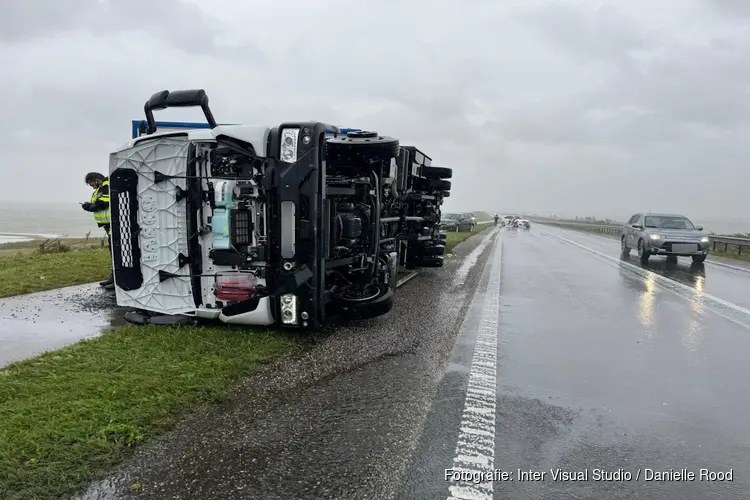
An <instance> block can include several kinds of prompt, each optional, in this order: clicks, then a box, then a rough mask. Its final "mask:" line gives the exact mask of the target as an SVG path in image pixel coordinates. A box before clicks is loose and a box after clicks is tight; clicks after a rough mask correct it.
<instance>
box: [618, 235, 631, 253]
mask: <svg viewBox="0 0 750 500" xmlns="http://www.w3.org/2000/svg"><path fill="white" fill-rule="evenodd" d="M620 253H621V254H622V255H623V256H628V255H630V248H629V247H628V243H627V241H625V236H623V237H622V238H620Z"/></svg>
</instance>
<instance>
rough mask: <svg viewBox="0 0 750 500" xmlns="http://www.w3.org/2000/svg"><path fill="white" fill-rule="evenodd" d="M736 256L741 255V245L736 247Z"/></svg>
mask: <svg viewBox="0 0 750 500" xmlns="http://www.w3.org/2000/svg"><path fill="white" fill-rule="evenodd" d="M737 255H742V245H741V244H740V245H737Z"/></svg>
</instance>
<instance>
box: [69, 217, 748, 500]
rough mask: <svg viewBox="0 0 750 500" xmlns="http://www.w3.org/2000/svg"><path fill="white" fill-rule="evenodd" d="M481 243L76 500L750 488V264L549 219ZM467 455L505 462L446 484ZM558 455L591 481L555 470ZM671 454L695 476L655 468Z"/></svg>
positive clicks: (666, 465)
mask: <svg viewBox="0 0 750 500" xmlns="http://www.w3.org/2000/svg"><path fill="white" fill-rule="evenodd" d="M488 238H492V239H486V240H484V242H483V240H482V239H480V238H476V239H473V241H472V240H470V241H469V242H467V244H466V245H465V246H463V247H459V250H458V251H459V253H460V254H462V255H463V256H464V258H463V259H451V260H450V263H449V264H448V265H447V267H446V268H444V269H442V270H435V271H433V272H428V273H424V275H422V276H420V277H418V278H417V279H415V280H412V281H411V282H409V283H408V284H407V285H405V286H404V287H403V288H402V289H401V290H399V293H400V297H399V299H398V300H397V305H396V308H395V309H394V311H393V312H392V313H391V314H389V315H387V316H385V317H382V318H379V319H376V320H373V321H370V322H367V323H364V324H355V325H352V326H351V327H350V328H340V329H337V330H336V331H334V332H333V333H331V334H327V335H322V336H320V337H317V338H314V339H310V340H309V341H307V342H304V343H303V344H302V345H301V346H300V349H299V351H298V352H297V353H296V354H295V355H293V356H291V357H290V358H287V359H284V360H282V361H280V362H279V363H277V364H272V365H269V366H267V367H266V368H264V369H262V370H261V371H260V372H258V373H256V374H254V375H252V376H250V377H249V378H247V379H246V380H245V381H244V382H243V383H242V384H241V385H240V386H238V387H237V389H236V391H235V392H234V393H233V395H232V397H231V398H229V399H228V400H227V401H226V402H225V403H223V404H220V405H216V406H214V407H211V408H207V409H206V410H205V411H203V412H201V413H198V414H196V415H194V416H192V417H189V418H188V420H186V421H185V422H184V423H183V424H182V425H181V426H179V427H178V429H176V430H175V432H173V433H170V434H168V435H166V436H164V437H163V438H161V439H158V440H156V441H155V442H153V443H151V444H149V445H146V446H144V447H142V448H141V449H139V450H138V451H137V452H136V455H135V456H134V457H133V459H132V460H131V461H129V462H128V463H127V464H125V465H124V466H123V467H122V468H121V469H120V470H118V471H116V472H115V473H114V474H113V475H112V476H110V477H108V478H106V479H105V480H103V481H101V482H99V483H97V484H95V485H93V486H92V488H91V489H90V490H89V491H88V492H87V493H86V494H84V495H83V497H82V498H85V499H87V500H93V499H105V498H106V499H115V498H149V499H151V498H153V499H189V498H200V499H235V498H237V499H255V498H263V499H277V498H279V499H282V498H283V499H308V498H309V499H313V498H314V499H325V498H336V499H347V500H348V499H352V500H354V499H381V498H382V499H386V498H399V499H403V500H409V499H433V498H435V499H441V498H442V499H445V498H451V497H450V495H454V496H453V497H454V498H479V499H485V498H486V499H492V498H494V499H534V500H536V499H568V498H570V499H597V500H601V499H609V498H612V499H619V498H622V499H625V498H627V499H631V498H647V499H651V498H657V499H666V500H671V499H696V500H712V499H740V498H742V499H744V498H747V497H748V494H747V492H748V491H750V484H749V483H750V480H749V479H748V478H749V477H750V467H749V465H750V464H749V463H748V462H749V461H750V425H749V424H750V417H748V410H749V409H750V408H749V407H750V404H748V403H749V401H750V399H749V398H748V396H747V391H746V389H745V380H746V379H747V369H746V368H745V366H747V363H746V362H745V359H746V357H747V354H746V353H747V352H750V332H749V331H748V330H750V311H748V310H747V309H746V307H747V306H750V304H748V303H747V301H746V299H745V298H744V297H743V296H742V291H743V283H744V284H745V285H744V286H745V287H747V284H750V273H747V272H744V271H740V270H734V269H730V268H725V267H721V266H717V265H711V264H706V265H705V266H690V265H688V264H687V263H683V262H678V263H677V265H673V264H671V263H670V264H669V265H667V263H665V262H660V261H663V259H654V260H653V261H652V262H650V263H649V264H648V269H644V267H643V266H640V265H639V264H638V263H637V261H636V259H635V258H634V257H633V258H631V259H629V260H626V261H624V262H623V261H622V260H621V259H620V256H619V248H618V246H617V245H618V244H617V242H616V241H613V240H609V239H604V238H599V237H596V236H593V235H587V234H582V233H579V232H573V231H567V230H563V229H559V228H552V227H540V226H535V227H534V228H532V229H531V231H528V232H527V231H517V230H507V229H502V230H499V231H493V232H492V234H491V235H489V236H488ZM474 249H478V250H474ZM473 250H474V251H475V253H474V254H472V251H473ZM467 254H470V256H469V257H466V255H467ZM477 255H478V256H477ZM471 264H473V266H472V265H471ZM457 276H458V278H457ZM745 289H747V288H745ZM426 290H436V291H437V292H436V293H434V294H433V293H429V294H428V293H425V292H426ZM746 304H747V306H746ZM470 381H471V382H470ZM467 394H468V397H467ZM456 466H460V467H464V468H466V469H467V470H470V471H471V470H484V469H485V468H489V469H490V470H502V471H505V472H506V473H507V474H509V476H507V478H505V479H504V480H499V479H503V478H502V477H501V476H500V474H499V473H496V474H495V479H497V480H495V481H492V482H484V483H482V484H479V485H476V484H475V485H472V484H466V483H459V482H454V481H446V472H445V470H446V469H449V468H451V467H454V468H455V467H456ZM558 468H559V469H563V470H565V471H567V472H574V473H587V474H588V478H587V479H586V480H580V481H555V480H554V479H553V477H552V475H551V472H550V469H553V470H554V469H558ZM519 469H521V470H523V471H532V472H534V473H538V474H539V473H542V472H545V473H546V474H545V477H544V478H543V480H539V479H537V480H526V481H522V480H520V479H521V477H520V476H519V473H518V470H519ZM597 469H599V470H605V471H608V472H610V473H612V472H618V471H619V474H620V475H621V476H626V477H625V478H623V479H622V480H612V481H597V480H595V479H596V473H597ZM670 469H672V470H673V471H677V472H682V470H683V469H686V472H689V473H695V474H696V480H693V481H676V480H671V481H669V480H667V481H654V480H649V479H650V476H649V470H653V471H659V472H661V471H665V470H666V471H669V470H670ZM700 469H708V470H709V471H711V472H720V471H729V470H732V471H733V477H732V479H733V480H732V481H712V482H709V481H700V480H699V479H700V477H699V474H700ZM639 471H640V472H639ZM627 473H630V474H632V477H631V478H630V480H628V479H627ZM636 478H637V479H636ZM133 484H138V485H139V488H132V487H131V486H132V485H133ZM470 493H473V494H474V495H473V496H471V495H469V494H470Z"/></svg>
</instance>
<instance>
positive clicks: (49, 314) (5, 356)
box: [0, 283, 125, 368]
mask: <svg viewBox="0 0 750 500" xmlns="http://www.w3.org/2000/svg"><path fill="white" fill-rule="evenodd" d="M124 314H125V312H124V310H122V309H118V308H117V307H115V297H114V292H107V291H106V290H102V289H101V288H100V287H99V285H98V284H96V283H94V284H90V285H81V286H74V287H68V288H61V289H58V290H52V291H48V292H39V293H32V294H28V295H21V296H16V297H8V298H4V299H0V368H1V367H3V366H5V365H7V364H8V363H11V362H13V361H19V360H22V359H25V358H29V357H32V356H35V355H37V354H40V353H42V352H44V351H47V350H52V349H59V348H61V347H63V346H65V345H68V344H73V343H75V342H78V341H79V340H82V339H85V338H90V337H94V336H97V335H100V334H101V333H102V332H103V331H106V330H107V329H108V328H112V327H117V326H122V325H123V324H124V320H123V316H124Z"/></svg>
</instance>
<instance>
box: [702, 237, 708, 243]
mask: <svg viewBox="0 0 750 500" xmlns="http://www.w3.org/2000/svg"><path fill="white" fill-rule="evenodd" d="M709 241H710V240H709V239H708V236H704V237H703V238H701V243H708V242H709Z"/></svg>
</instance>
